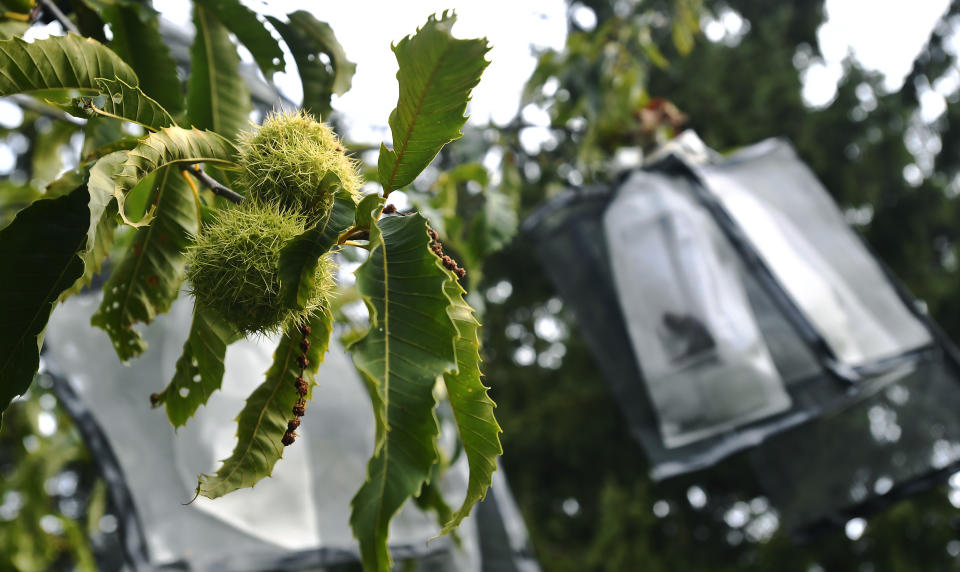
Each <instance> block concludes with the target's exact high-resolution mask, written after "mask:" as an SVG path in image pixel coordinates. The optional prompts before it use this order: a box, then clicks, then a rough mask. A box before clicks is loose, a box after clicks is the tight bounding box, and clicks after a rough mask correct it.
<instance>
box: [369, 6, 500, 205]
mask: <svg viewBox="0 0 960 572" xmlns="http://www.w3.org/2000/svg"><path fill="white" fill-rule="evenodd" d="M455 20H456V17H455V16H453V15H452V14H448V13H446V12H444V14H443V16H442V17H441V18H440V19H439V20H438V19H437V18H436V16H430V18H429V19H428V20H427V23H426V24H425V25H424V26H423V27H422V28H420V30H418V31H417V33H416V34H415V35H413V36H407V37H406V38H404V39H402V40H400V42H399V43H398V44H397V45H396V46H394V47H393V52H394V53H395V54H396V56H397V63H398V64H400V69H399V71H397V80H398V81H399V82H400V98H399V100H398V101H397V108H396V109H394V110H393V112H392V113H391V114H390V129H391V131H392V132H393V149H392V150H388V149H387V147H386V146H385V145H381V146H380V159H379V161H378V164H377V171H378V174H379V179H380V184H381V185H383V189H384V193H389V192H390V191H392V190H393V189H398V188H400V187H404V186H406V185H409V184H410V183H411V182H413V180H414V179H415V178H416V177H417V175H419V174H420V172H421V171H423V170H424V169H425V168H426V167H427V165H429V164H430V162H431V161H433V158H434V157H436V156H437V153H439V152H440V149H441V148H443V146H444V145H446V144H447V143H449V142H450V141H453V140H454V139H457V138H459V137H460V135H461V133H460V128H461V127H463V124H464V122H466V120H467V119H466V117H465V116H464V112H465V111H466V109H467V102H468V101H469V99H470V91H471V90H472V89H473V88H474V86H476V85H477V83H478V82H479V81H480V74H482V73H483V70H484V68H486V67H487V64H488V63H489V62H487V60H486V59H485V58H484V54H486V53H487V51H488V50H489V49H490V48H489V46H488V45H487V40H486V39H479V40H457V39H455V38H454V37H453V36H452V35H450V28H451V27H452V26H453V23H454V21H455Z"/></svg>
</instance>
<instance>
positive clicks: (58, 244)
mask: <svg viewBox="0 0 960 572" xmlns="http://www.w3.org/2000/svg"><path fill="white" fill-rule="evenodd" d="M87 197H88V194H87V189H86V187H82V186H81V187H77V188H76V189H75V190H74V191H73V192H72V193H70V194H68V195H65V196H63V197H60V198H57V199H52V200H51V199H47V200H40V201H36V202H35V203H33V204H32V205H30V206H29V207H27V208H26V209H24V210H22V211H21V212H20V213H19V214H18V215H17V217H16V218H15V219H14V220H13V222H12V223H10V225H9V226H7V227H6V228H4V229H3V230H0V264H2V265H3V266H2V269H0V411H3V410H4V409H6V408H7V406H8V405H9V404H10V401H11V400H12V399H13V398H14V397H15V396H17V395H22V394H23V392H25V391H26V390H27V388H28V387H30V382H31V381H32V380H33V376H34V374H35V373H36V372H37V368H38V367H39V364H40V344H41V342H42V340H43V331H44V329H45V328H46V326H47V319H48V318H49V317H50V311H51V310H52V309H53V305H54V304H55V303H56V301H57V298H58V297H59V296H60V293H61V292H63V291H64V290H66V289H67V288H69V287H70V285H71V284H73V283H74V282H75V281H76V280H77V278H79V277H80V276H81V275H82V274H83V261H82V260H81V259H80V256H78V254H80V253H81V252H82V251H83V248H84V245H85V244H86V241H87V230H88V228H89V226H90V211H89V210H88V208H87V202H88V198H87Z"/></svg>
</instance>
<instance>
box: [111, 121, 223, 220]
mask: <svg viewBox="0 0 960 572" xmlns="http://www.w3.org/2000/svg"><path fill="white" fill-rule="evenodd" d="M235 153H236V147H234V146H233V143H231V142H229V141H227V140H226V139H225V138H223V137H221V136H220V135H217V134H216V133H213V132H210V131H200V130H199V129H183V128H181V127H166V128H164V129H161V130H160V131H158V132H156V133H151V134H150V135H148V136H147V137H145V138H144V139H143V141H141V142H140V144H139V145H137V146H136V147H135V148H133V149H132V150H131V151H130V152H129V153H128V154H127V160H126V161H125V162H124V164H123V168H122V169H121V170H120V172H119V173H118V174H117V176H116V186H115V187H114V196H115V197H117V206H118V209H119V211H120V216H121V217H122V218H123V221H124V222H125V223H127V224H128V225H130V226H133V227H141V226H146V225H147V224H149V223H150V221H152V220H153V218H154V215H153V212H154V210H155V209H153V208H152V209H151V210H150V211H149V212H148V213H147V214H145V215H144V216H143V218H141V219H140V220H139V221H137V222H134V221H131V220H130V219H129V218H128V217H127V213H126V211H125V209H124V208H123V206H124V200H125V199H126V195H127V193H128V192H129V191H130V190H131V189H133V188H134V187H135V186H136V185H137V183H139V182H140V181H141V180H142V179H143V178H144V177H146V176H147V175H149V174H150V173H153V172H154V171H157V170H158V169H161V168H163V167H166V166H169V165H177V164H184V165H185V164H190V163H214V164H219V165H224V166H235V164H234V163H233V161H232V158H233V156H234V155H235Z"/></svg>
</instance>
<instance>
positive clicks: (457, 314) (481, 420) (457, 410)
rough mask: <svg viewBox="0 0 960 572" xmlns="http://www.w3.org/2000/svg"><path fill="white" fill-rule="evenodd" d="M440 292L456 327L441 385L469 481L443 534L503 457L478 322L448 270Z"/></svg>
mask: <svg viewBox="0 0 960 572" xmlns="http://www.w3.org/2000/svg"><path fill="white" fill-rule="evenodd" d="M446 272H447V282H446V284H445V285H444V291H445V292H446V295H447V297H448V298H449V300H450V306H449V307H448V310H447V311H448V313H449V315H450V319H452V320H453V323H454V325H455V326H456V328H457V333H458V335H457V342H456V347H457V370H456V371H451V372H446V373H444V375H443V383H444V385H445V387H446V389H447V399H448V400H449V401H450V407H451V409H452V410H453V418H454V420H455V421H456V423H457V430H458V431H459V433H460V441H461V443H463V450H464V452H465V453H466V455H467V464H468V465H469V467H470V478H469V480H468V482H467V495H466V498H465V499H464V501H463V504H462V505H460V508H459V509H457V511H456V512H455V513H454V514H453V516H452V518H451V519H450V521H449V522H447V524H446V525H445V526H444V527H443V530H442V531H441V534H447V533H448V532H450V531H452V530H453V529H454V528H456V527H457V526H459V525H460V522H461V521H462V520H463V519H464V518H465V517H466V516H467V515H469V514H470V510H471V509H472V508H473V505H474V504H476V502H477V501H479V500H481V499H483V497H484V496H485V495H486V493H487V489H488V488H489V487H490V482H491V480H492V479H493V472H494V471H495V470H497V457H498V456H499V455H501V454H503V449H502V448H501V446H500V433H501V432H502V430H501V429H500V425H499V424H498V423H497V420H496V418H495V417H494V416H493V409H494V407H496V404H495V403H494V402H493V400H492V399H490V396H489V395H488V394H487V389H488V388H487V387H485V386H484V385H483V382H482V381H481V375H482V374H481V373H480V336H479V329H480V322H478V321H477V317H476V315H475V313H474V311H473V308H471V307H470V306H469V305H468V304H467V302H466V300H464V299H463V295H464V294H465V293H466V292H464V290H463V288H461V287H460V284H459V283H458V282H457V279H456V277H455V276H454V275H453V273H452V272H450V271H449V270H448V271H446Z"/></svg>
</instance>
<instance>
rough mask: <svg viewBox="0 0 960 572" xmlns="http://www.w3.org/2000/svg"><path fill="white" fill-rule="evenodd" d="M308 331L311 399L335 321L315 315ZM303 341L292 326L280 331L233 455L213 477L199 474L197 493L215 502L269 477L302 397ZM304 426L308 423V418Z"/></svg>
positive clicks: (247, 406) (241, 422)
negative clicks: (300, 362)
mask: <svg viewBox="0 0 960 572" xmlns="http://www.w3.org/2000/svg"><path fill="white" fill-rule="evenodd" d="M310 329H311V332H310V336H309V340H310V343H311V345H310V349H309V350H308V351H307V359H308V360H309V365H308V366H307V368H306V370H305V371H304V379H308V382H309V387H310V392H309V393H308V395H307V399H310V397H311V394H312V392H313V386H314V385H315V383H314V381H313V374H314V373H316V371H317V366H318V365H319V364H320V362H321V361H323V356H324V355H325V354H326V353H327V347H328V346H329V344H330V332H331V331H332V330H333V318H332V317H331V316H330V314H329V312H326V311H323V312H317V313H316V314H315V315H314V316H312V317H311V319H310ZM302 339H303V336H302V335H301V334H300V332H299V330H298V329H297V328H296V327H292V328H291V329H289V330H288V331H286V332H284V334H283V337H282V338H281V339H280V344H279V345H278V346H277V351H276V352H274V354H273V364H272V365H271V366H270V369H269V370H267V378H266V380H265V381H264V382H263V383H262V384H260V386H259V387H257V389H255V390H254V391H253V393H252V394H250V397H249V398H247V402H246V404H245V405H244V407H243V410H242V411H241V412H240V415H238V416H237V445H236V447H235V448H234V449H233V454H231V455H230V458H228V459H227V460H225V461H224V462H223V465H221V466H220V469H219V470H218V471H217V474H216V475H200V480H199V483H198V484H197V492H198V493H199V494H201V495H203V496H205V497H208V498H212V499H215V498H217V497H221V496H223V495H225V494H227V493H229V492H232V491H235V490H237V489H241V488H245V487H252V486H254V485H255V484H257V483H258V482H260V479H263V478H264V477H269V476H270V475H271V474H272V473H273V467H274V465H276V463H277V461H279V460H280V457H282V456H283V444H282V443H281V442H280V440H281V439H282V438H283V434H284V433H285V432H286V430H287V422H288V421H289V420H290V419H293V406H294V405H295V404H296V403H297V400H298V399H300V395H299V394H298V393H297V389H296V384H295V382H296V379H297V377H298V376H299V375H300V366H299V365H298V364H297V356H299V355H300V353H301V350H300V341H301V340H302ZM307 413H308V414H309V411H308V412H307ZM304 423H309V417H308V418H306V419H305V420H304ZM294 446H296V445H294Z"/></svg>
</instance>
